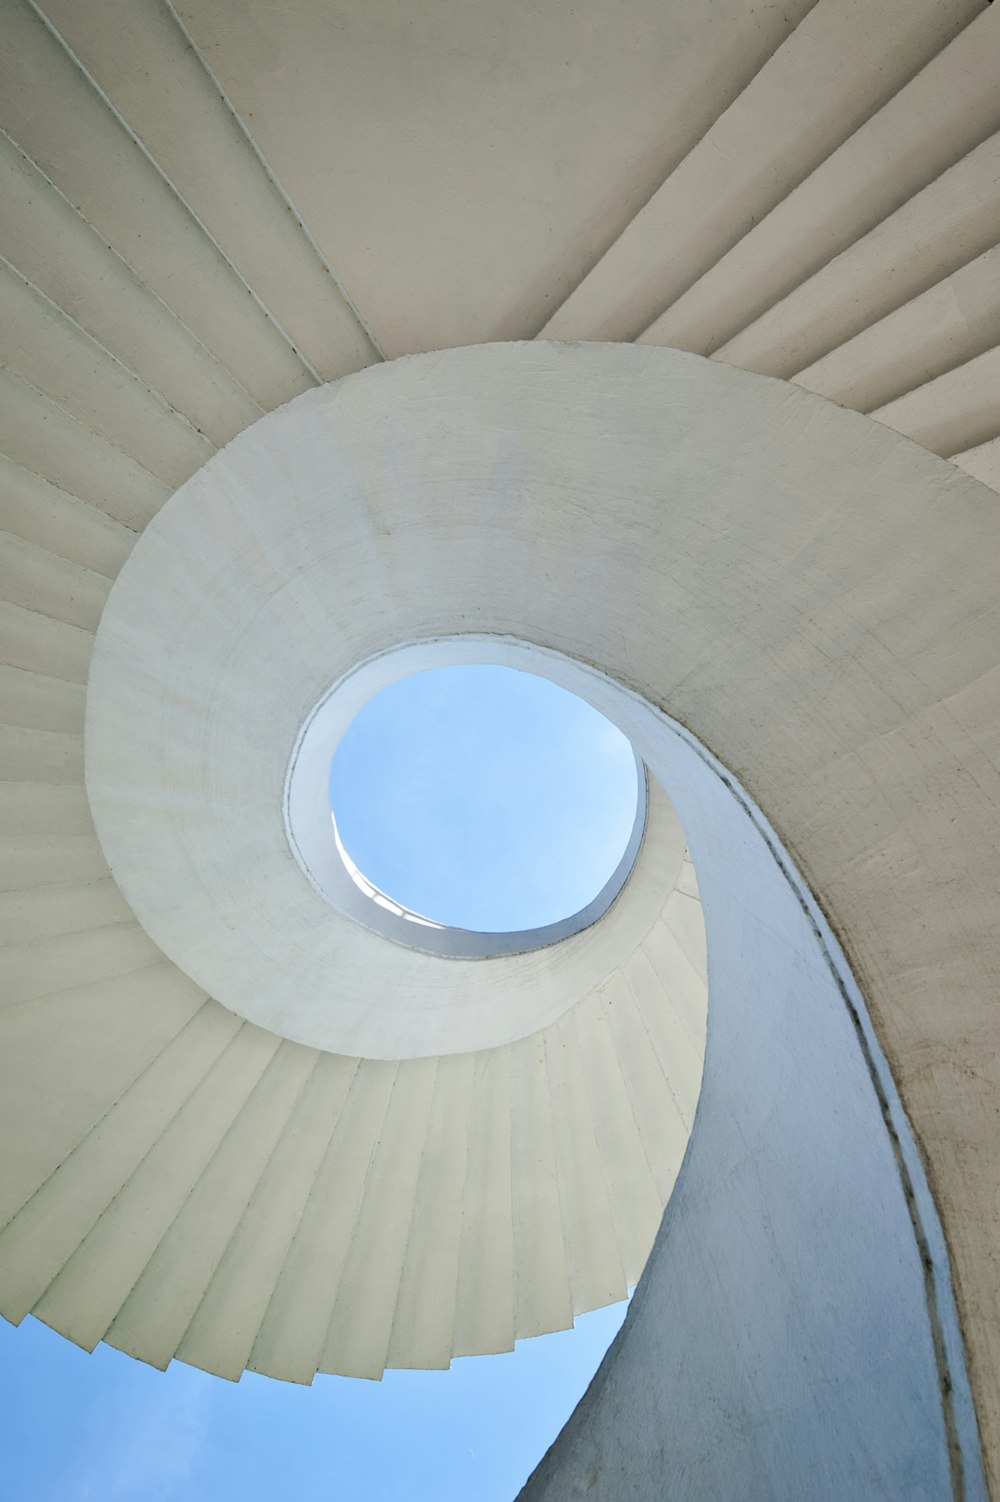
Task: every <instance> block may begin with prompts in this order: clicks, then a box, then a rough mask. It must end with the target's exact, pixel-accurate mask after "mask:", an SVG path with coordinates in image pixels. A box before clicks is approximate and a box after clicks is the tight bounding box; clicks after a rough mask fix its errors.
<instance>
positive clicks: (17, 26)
mask: <svg viewBox="0 0 1000 1502" xmlns="http://www.w3.org/2000/svg"><path fill="white" fill-rule="evenodd" d="M3 6H4V30H5V37H6V41H7V46H6V48H5V50H4V55H3V58H0V93H2V96H3V100H4V119H3V124H4V128H5V129H6V130H7V132H8V134H9V135H10V136H11V137H12V139H13V140H14V141H15V142H16V143H17V145H18V146H19V147H20V149H21V150H22V151H24V153H25V154H26V155H27V156H28V157H29V158H30V159H31V160H32V161H36V162H38V163H39V164H40V165H41V166H43V168H44V170H45V173H46V175H47V176H48V177H50V178H51V180H52V181H53V182H54V183H55V184H56V186H57V187H59V188H60V190H61V191H63V192H64V193H65V195H66V197H67V198H69V200H70V202H71V203H73V204H74V205H75V206H76V207H77V208H78V209H79V211H80V212H81V213H82V214H83V215H84V217H85V218H86V219H87V220H88V222H89V223H90V224H92V225H93V226H94V227H95V228H96V229H97V230H98V232H99V233H100V234H101V235H102V236H103V238H104V239H105V240H107V241H108V243H109V244H111V245H113V246H114V247H115V248H116V250H118V251H119V253H120V254H121V255H122V256H123V257H124V258H125V260H127V261H128V262H129V263H130V265H132V266H133V267H134V268H135V270H136V272H137V274H138V275H139V276H140V278H141V279H142V280H143V281H144V282H145V283H146V284H147V285H148V286H150V287H151V288H152V289H153V290H154V291H155V292H157V293H158V294H159V295H160V296H161V297H163V298H164V300H165V301H167V302H168V303H169V304H170V306H172V307H174V308H175V309H176V310H177V312H178V314H179V316H180V318H181V320H182V322H184V323H185V324H186V325H187V326H188V328H190V329H191V330H192V331H193V332H194V333H196V334H197V336H198V338H199V339H200V340H201V341H202V343H204V344H205V345H206V347H207V348H208V349H210V350H211V351H212V352H213V354H214V355H215V356H216V357H217V358H218V359H220V360H221V361H222V363H223V364H224V365H225V366H226V367H227V368H228V369H230V370H231V371H232V372H233V374H234V375H236V376H237V378H238V379H239V380H240V382H241V384H243V385H244V386H245V387H246V388H247V389H248V390H249V391H250V392H251V393H252V395H253V396H254V397H255V398H256V399H257V400H258V401H259V402H260V404H261V406H263V407H264V409H265V410H270V409H271V408H272V407H274V406H277V405H279V404H280V403H281V402H283V401H287V400H288V399H289V397H291V396H294V395H296V394H297V393H298V392H300V391H305V390H307V389H308V388H309V387H310V386H311V385H313V384H314V378H313V377H312V376H311V375H310V373H309V372H308V371H307V369H306V367H305V366H304V365H303V363H302V361H301V360H300V359H299V357H298V356H297V355H296V353H295V351H294V350H293V349H292V347H291V346H290V345H289V343H288V341H287V340H286V339H285V337H284V335H283V334H282V333H281V331H280V330H279V329H278V328H277V326H276V325H275V324H274V322H273V321H272V320H271V319H269V318H268V317H267V314H266V312H265V311H264V310H263V309H262V308H261V307H260V305H259V303H258V302H257V301H256V299H255V298H253V297H252V296H249V297H248V295H247V287H246V284H245V283H244V282H243V280H242V278H240V277H239V276H238V275H237V273H236V272H235V270H234V268H233V267H232V266H231V264H230V263H229V262H228V261H227V260H226V258H225V257H224V256H223V255H222V253H221V251H220V250H219V249H218V247H217V246H216V245H215V244H214V243H213V242H212V241H211V239H210V237H209V236H208V235H207V234H206V233H205V231H204V229H203V228H202V227H201V226H200V225H199V224H198V223H197V222H196V220H195V219H194V217H193V216H192V215H191V213H190V212H189V210H188V209H187V208H186V207H185V206H184V204H183V203H182V201H181V199H180V198H179V197H178V196H177V194H176V193H175V192H174V190H173V188H172V187H171V186H170V184H169V183H168V182H167V180H166V178H165V177H164V176H163V174H162V173H160V172H159V170H158V169H157V168H156V166H155V164H154V163H153V162H152V160H151V159H150V157H149V156H148V154H147V153H146V152H145V151H144V150H143V149H142V147H141V146H140V144H139V143H138V142H137V141H136V140H135V139H134V138H133V137H132V135H131V134H130V133H129V132H128V130H127V129H126V128H125V127H124V125H123V124H122V122H121V121H120V120H119V119H118V118H117V117H116V116H115V114H114V112H113V111H112V110H111V109H110V108H109V107H108V105H107V103H106V102H105V101H104V99H103V98H102V97H101V95H100V92H99V91H98V90H97V89H96V88H95V87H94V86H93V84H92V82H91V81H90V80H89V79H88V78H87V77H86V75H85V74H84V72H83V71H82V70H81V69H80V68H79V67H78V65H77V64H76V63H75V62H74V61H73V59H72V58H71V57H70V56H69V54H68V53H67V52H66V51H65V49H64V48H63V47H62V45H61V44H60V43H59V41H58V40H57V39H56V38H55V36H54V35H53V34H52V33H51V31H50V30H49V29H48V28H47V27H46V26H45V24H44V23H43V22H42V20H40V19H39V17H38V16H37V15H36V14H35V13H34V12H33V11H32V10H31V9H30V7H29V6H28V4H27V3H26V0H3ZM53 96H54V97H57V98H59V100H60V108H59V109H58V110H39V109H38V108H37V100H38V98H39V97H53Z"/></svg>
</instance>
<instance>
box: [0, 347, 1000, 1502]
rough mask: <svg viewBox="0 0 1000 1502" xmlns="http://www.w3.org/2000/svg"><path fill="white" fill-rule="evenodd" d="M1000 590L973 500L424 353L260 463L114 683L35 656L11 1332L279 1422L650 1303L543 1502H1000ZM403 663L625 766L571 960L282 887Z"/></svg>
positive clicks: (756, 437) (898, 459)
mask: <svg viewBox="0 0 1000 1502" xmlns="http://www.w3.org/2000/svg"><path fill="white" fill-rule="evenodd" d="M998 560H1000V513H998V511H997V507H996V495H995V493H994V492H992V491H990V490H988V489H987V488H986V486H984V485H981V484H980V483H979V482H978V481H976V480H975V479H973V478H971V477H970V476H968V475H966V474H963V473H961V472H960V471H959V470H958V469H956V468H955V467H954V466H952V465H950V464H948V463H947V462H946V461H945V460H943V459H940V458H937V457H936V456H935V455H933V454H931V453H929V452H927V451H926V450H925V449H923V448H920V447H918V446H917V445H916V444H915V443H913V442H911V441H910V440H909V439H907V438H904V437H901V436H900V435H898V434H897V433H894V432H892V431H890V430H889V429H888V428H886V427H885V426H882V425H880V424H879V423H876V422H874V421H872V420H871V419H870V418H868V417H865V416H862V415H860V414H858V413H854V412H849V411H846V410H844V409H842V408H839V407H837V406H835V405H834V404H833V403H832V402H830V401H827V400H826V399H825V398H823V397H821V396H818V395H815V394H813V393H811V392H809V391H806V390H804V389H802V388H801V387H798V386H792V385H790V384H788V383H787V382H785V381H783V380H777V379H771V378H768V377H766V376H759V375H751V374H748V373H745V372H743V371H738V370H736V369H734V368H731V367H729V366H726V365H723V364H721V363H719V362H710V361H708V360H705V359H703V358H701V357H699V356H696V355H688V354H683V353H680V352H678V351H675V350H669V349H661V348H656V347H652V346H626V345H613V344H607V345H602V344H589V345H583V344H553V343H544V342H539V341H536V342H533V343H530V344H516V345H502V344H492V345H479V346H472V347H469V348H465V349H456V350H446V351H442V352H439V353H435V354H429V355H421V356H414V357H411V358H407V359H403V360H398V361H395V362H392V363H388V364H385V365H383V366H380V367H378V368H372V369H368V370H365V371H362V372H359V373H357V374H354V375H350V376H347V377H345V378H344V379H342V380H340V381H337V382H334V383H333V384H330V385H327V386H323V387H320V388H319V389H317V390H314V391H311V392H307V393H306V394H304V395H302V396H300V397H297V398H296V399H295V400H293V401H292V402H290V403H289V404H288V405H287V406H285V407H283V408H281V409H279V410H278V411H277V412H275V413H272V414H271V415H269V416H267V417H265V418H262V419H261V420H259V421H257V422H256V423H254V424H253V425H251V426H250V427H249V428H247V429H246V431H245V432H243V433H242V434H241V435H240V436H239V437H237V438H235V439H234V440H233V441H232V442H231V443H230V444H229V445H228V447H226V448H224V449H223V450H222V451H221V452H220V453H218V454H217V455H215V456H214V457H212V458H211V459H209V460H208V462H207V463H206V464H204V465H203V466H202V467H201V468H200V469H199V470H198V471H197V472H196V473H195V474H194V475H193V476H192V478H190V479H189V480H187V481H186V483H184V484H183V485H181V487H180V489H179V490H177V491H176V493H175V494H174V495H173V496H172V497H171V499H170V500H169V501H167V502H166V504H165V505H163V506H162V508H161V509H160V510H159V511H158V513H157V515H156V516H155V517H154V518H153V520H152V521H151V522H150V524H149V525H148V526H147V527H146V529H145V531H144V532H143V534H142V536H141V537H140V538H139V540H138V542H137V543H136V544H135V547H134V548H133V549H132V550H131V554H130V556H129V557H128V559H127V561H126V562H125V564H124V567H123V569H122V571H121V573H120V575H119V577H118V580H117V582H116V583H115V585H114V587H113V588H112V590H111V593H110V596H109V598H108V601H107V604H106V605H105V607H104V610H103V614H102V618H101V624H100V628H99V630H98V633H97V636H96V643H95V644H94V645H93V652H92V655H91V650H90V647H91V642H90V638H87V639H86V640H85V639H84V633H83V632H80V631H77V630H76V629H75V628H73V627H70V626H68V625H65V624H62V623H57V622H54V621H53V620H52V619H50V618H49V617H48V616H47V615H43V614H37V615H35V616H34V618H33V619H32V620H27V619H25V620H23V621H22V620H20V618H19V620H18V623H17V630H18V632H19V633H20V634H17V635H16V643H15V645H16V648H17V654H18V656H17V663H16V666H15V668H14V669H13V671H14V672H15V673H16V675H17V688H18V691H19V692H20V694H21V698H22V700H23V703H24V706H25V720H24V729H23V732H22V733H21V734H20V736H19V737H14V738H13V740H12V742H11V747H10V748H9V752H8V765H9V766H10V767H12V768H13V770H9V771H8V772H7V776H8V779H10V780H11V781H13V782H17V783H19V784H21V785H22V787H21V791H20V792H19V795H18V804H17V808H18V810H19V812H18V815H17V817H18V818H19V819H20V820H21V821H22V827H20V828H19V829H17V830H12V831H11V835H12V838H13V839H14V840H15V841H17V842H18V843H17V844H16V846H15V847H12V852H11V858H12V860H13V861H14V862H16V865H17V869H18V872H19V873H20V878H21V879H20V884H19V886H18V887H17V889H15V890H14V891H13V892H12V895H11V897H10V898H9V899H8V900H6V901H5V902H4V904H3V919H4V923H5V925H6V930H7V936H8V938H10V939H11V940H13V942H11V943H10V944H9V946H8V948H7V950H6V956H7V959H8V984H7V994H6V1000H7V1002H8V1006H7V1008H6V1010H5V1011H4V1014H3V1019H2V1023H0V1026H2V1035H3V1050H2V1068H3V1071H4V1090H3V1105H2V1109H3V1112H4V1134H5V1141H6V1142H7V1143H8V1147H9V1151H8V1153H7V1155H6V1162H5V1169H4V1175H3V1181H2V1186H0V1187H2V1192H3V1203H2V1207H0V1209H2V1216H0V1218H2V1221H3V1229H2V1231H0V1299H2V1305H0V1307H2V1311H3V1313H4V1314H5V1315H6V1316H7V1317H8V1318H9V1319H13V1320H15V1321H16V1320H20V1319H21V1318H22V1317H23V1316H24V1315H25V1314H27V1313H28V1312H31V1313H34V1314H35V1315H36V1316H37V1317H39V1318H41V1319H43V1320H44V1321H46V1322H47V1323H49V1324H51V1325H52V1326H53V1327H54V1328H56V1329H58V1330H60V1331H62V1332H63V1333H64V1334H66V1335H68V1336H69V1337H70V1338H71V1339H73V1340H75V1341H77V1342H78V1343H80V1344H82V1345H85V1346H87V1347H88V1348H91V1347H93V1346H94V1345H95V1344H96V1343H97V1342H98V1341H100V1340H102V1339H104V1340H107V1341H108V1342H109V1343H111V1344H112V1345H115V1346H118V1347H119V1348H121V1349H123V1350H125V1351H128V1352H130V1353H131V1354H133V1355H136V1356H139V1357H141V1358H142V1359H144V1360H146V1361H149V1362H152V1363H154V1364H156V1365H159V1366H164V1365H166V1364H167V1363H168V1362H169V1361H170V1360H171V1359H173V1358H175V1357H176V1358H178V1359H180V1360H183V1361H187V1362H191V1363H193V1364H195V1365H197V1366H201V1367H204V1368H205V1369H206V1370H209V1371H213V1372H217V1373H219V1374H222V1375H225V1376H229V1377H233V1378H236V1377H239V1375H240V1373H241V1372H242V1371H243V1370H244V1369H245V1368H250V1369H253V1370H256V1371H261V1372H265V1373H268V1374H270V1375H272V1376H276V1377H283V1378H287V1379H290V1380H294V1381H304V1382H309V1381H311V1380H312V1378H313V1377H314V1375H315V1374H316V1372H317V1371H334V1372H343V1373H347V1374H352V1375H364V1376H378V1375H380V1373H381V1372H382V1370H383V1369H384V1368H385V1367H386V1366H439V1365H447V1363H448V1362H449V1361H450V1359H451V1358H452V1357H453V1356H455V1355H462V1354H469V1353H477V1352H486V1351H496V1350H503V1349H509V1348H510V1347H511V1345H512V1344H513V1342H514V1341H515V1340H516V1339H518V1338H520V1337H523V1336H527V1335H534V1334H538V1333H541V1332H542V1331H545V1330H552V1329H557V1328H563V1327H565V1326H566V1325H568V1324H569V1323H570V1322H571V1321H572V1318H573V1316H574V1315H575V1314H577V1313H580V1312H581V1311H583V1310H586V1309H591V1308H595V1307H598V1306H600V1305H602V1304H605V1303H609V1302H611V1301H613V1300H615V1299H617V1298H620V1297H622V1296H623V1294H624V1292H625V1290H626V1289H627V1288H628V1287H631V1286H634V1285H635V1284H636V1282H637V1281H639V1290H638V1293H637V1294H636V1297H635V1299H634V1301H633V1305H632V1308H631V1310H630V1313H629V1316H628V1319H627V1321H626V1324H625V1326H624V1328H623V1331H622V1334H621V1335H620V1337H619V1338H618V1340H617V1341H616V1343H615V1345H614V1346H613V1347H612V1350H611V1351H610V1352H609V1355H608V1357H607V1358H606V1361H605V1363H604V1364H603V1366H602V1368H601V1370H600V1372H599V1374H598V1376H597V1378H596V1379H595V1382H594V1383H593V1384H592V1386H591V1389H590V1390H589V1392H588V1395H587V1397H586V1399H585V1400H584V1403H583V1404H582V1405H581V1408H580V1410H579V1411H578V1414H577V1416H576V1417H575V1418H574V1420H572V1421H571V1423H570V1425H569V1426H568V1428H567V1430H566V1431H565V1432H564V1435H563V1437H562V1438H561V1440H560V1441H559V1442H558V1443H557V1445H556V1446H555V1447H554V1449H553V1451H552V1452H550V1454H549V1456H548V1457H546V1459H545V1461H544V1462H543V1464H542V1466H541V1467H540V1469H539V1471H538V1472H537V1473H536V1476H535V1478H534V1479H533V1481H532V1482H531V1483H529V1487H528V1492H527V1494H528V1495H529V1496H532V1497H549V1498H556V1497H569V1496H577V1495H587V1496H590V1497H593V1498H595V1499H597V1498H606V1499H618V1498H621V1497H625V1496H634V1497H637V1498H640V1497H641V1498H645V1497H649V1498H652V1497H656V1496H661V1495H663V1494H664V1489H665V1488H666V1489H667V1494H668V1495H671V1496H676V1497H680V1498H688V1497H690V1498H692V1499H694V1498H697V1497H705V1496H712V1497H731V1498H734V1499H735V1498H737V1497H746V1496H753V1497H764V1496H792V1495H796V1496H810V1497H815V1498H830V1499H833V1498H843V1497H846V1496H867V1495H871V1496H885V1497H902V1496H905V1497H907V1498H924V1497H926V1498H935V1499H936V1498H944V1497H968V1498H974V1497H984V1496H985V1495H986V1490H985V1486H986V1483H985V1481H984V1477H983V1469H982V1462H981V1456H980V1432H979V1430H980V1426H982V1429H983V1433H984V1435H985V1437H986V1438H987V1440H988V1441H989V1439H990V1438H991V1436H993V1434H994V1433H995V1424H996V1401H995V1396H994V1397H992V1398H991V1397H989V1394H990V1393H991V1392H993V1393H994V1394H995V1392H996V1378H997V1374H998V1372H1000V1322H998V1314H997V1309H996V1302H995V1289H996V1287H997V1286H998V1283H1000V1252H998V1244H997V1235H996V1229H997V1227H996V1217H997V1201H996V1184H997V1182H998V1181H1000V1170H998V1159H1000V1143H998V1134H997V1129H996V1119H997V1118H996V1114H995V1100H996V1098H997V1090H998V1085H1000V1060H998V1057H997V1051H996V1048H995V1043H994V1041H993V1039H994V1035H995V1020H994V1019H995V1012H994V1007H995V983H996V975H997V970H998V963H1000V955H998V940H997V930H996V921H995V920H996V901H997V879H996V878H997V849H996V824H995V818H994V820H992V821H991V818H990V810H991V809H992V810H993V812H994V814H995V807H996V803H997V801H1000V799H998V793H1000V788H998V780H997V744H998V726H997V716H996V697H997V695H996V682H997V666H996V657H997V654H996V636H997V602H998V599H1000V590H998V587H997V586H998ZM25 616H27V612H25ZM400 649H403V650H406V651H410V650H415V651H417V652H421V651H424V652H427V653H429V654H431V655H432V656H434V659H435V660H436V661H448V660H464V659H463V654H465V655H466V657H467V655H468V654H469V653H470V652H472V653H473V654H474V656H475V657H476V658H477V660H484V661H500V662H509V663H511V664H512V665H517V666H522V667H524V668H526V669H527V670H529V671H532V672H537V673H542V674H544V675H546V676H549V677H551V678H553V679H554V680H555V681H557V682H560V683H563V684H564V685H565V686H567V687H570V688H572V689H573V691H575V692H577V693H581V694H582V695H583V696H584V697H586V698H588V699H589V700H590V701H591V702H592V703H594V704H595V705H596V707H598V708H599V709H601V710H602V712H604V713H605V714H607V715H608V716H609V718H611V719H612V720H613V721H615V723H617V724H618V725H619V726H620V727H621V728H622V729H623V730H624V731H625V733H626V734H627V735H628V736H629V738H630V740H631V742H632V744H633V746H634V748H635V750H636V753H637V755H638V756H639V757H640V758H641V760H642V762H643V763H644V765H645V767H646V769H647V773H648V779H649V804H648V818H647V822H646V827H645V832H644V837H643V840H642V843H641V845H640V848H639V851H638V856H637V859H636V862H635V868H634V870H633V871H632V874H631V875H630V876H629V878H628V879H627V880H626V882H625V885H624V887H623V888H622V890H621V893H620V895H618V896H617V898H616V899H615V900H614V901H612V902H611V904H610V906H609V907H608V909H607V911H606V912H605V913H604V914H603V915H602V916H598V917H597V918H596V919H595V921H593V922H592V923H588V924H587V925H586V926H584V927H582V928H581V929H580V930H579V931H577V932H574V933H571V934H569V935H568V936H567V937H565V938H560V939H557V940H556V941H554V942H550V943H546V944H543V945H540V946H538V947H531V948H527V949H525V950H524V951H523V952H518V953H512V954H504V955H493V956H489V957H479V958H462V957H455V956H452V955H446V954H435V953H431V952H429V951H428V950H427V948H422V947H421V946H420V945H419V943H416V942H414V943H413V944H408V943H405V942H402V941H400V940H399V939H398V938H396V937H392V936H389V935H387V934H386V933H385V932H381V931H379V930H378V926H377V925H376V924H374V923H372V924H368V923H366V922H365V921H364V914H363V913H361V916H360V917H359V913H358V911H357V910H351V911H348V910H346V909H342V908H341V907H339V906H338V905H337V903H336V902H333V901H331V900H329V899H328V898H327V897H324V895H323V893H322V892H321V891H318V890H317V888H316V885H315V883H313V882H311V881H310V879H309V877H308V875H307V873H306V872H305V871H304V870H303V868H302V865H301V864H300V862H299V860H298V859H297V857H296V852H295V850H294V849H293V842H291V841H290V838H289V827H288V799H287V786H288V778H289V769H290V765H293V764H294V753H295V748H296V746H297V744H298V743H299V737H300V735H301V733H302V730H303V726H305V725H306V724H307V723H308V722H309V719H310V716H311V715H312V714H313V712H314V710H315V707H316V705H317V704H319V703H321V702H322V701H323V699H324V696H325V695H328V694H329V693H330V691H331V689H332V688H334V687H335V686H336V685H337V684H338V683H341V682H343V681H348V680H349V679H350V675H351V674H352V673H353V672H356V671H358V670H359V669H361V668H363V667H364V665H365V664H371V663H378V662H381V661H386V660H388V659H389V657H391V654H393V653H395V652H397V651H399V650H400ZM84 679H86V682H87V688H86V736H85V752H86V754H85V757H84V738H83V737H82V736H81V735H80V733H79V729H78V728H76V729H73V730H69V729H67V728H66V727H67V726H69V725H71V724H72V725H76V721H77V719H78V717H79V712H80V710H81V708H82V706H83V702H84V688H83V681H84ZM74 717H76V719H75V718H74ZM330 749H331V751H332V747H331V748H330ZM18 758H20V760H18ZM55 820H58V832H57V833H53V832H52V829H53V821H55ZM331 837H332V835H331ZM702 912H704V923H703V921H702ZM706 937H707V958H706ZM706 988H707V989H706ZM706 1006H708V1010H707V1041H706ZM703 1073H704V1078H703ZM664 1207H666V1213H665V1214H664ZM658 1227H659V1234H657V1228H658ZM654 1238H655V1245H654ZM651 1246H652V1247H653V1251H652V1255H651V1256H650V1255H649V1254H650V1248H651ZM647 1257H649V1261H648V1265H647ZM644 1266H645V1267H646V1271H645V1273H644V1274H643V1276H642V1278H641V1281H640V1274H642V1273H643V1268H644ZM973 1394H975V1399H974V1397H973ZM977 1408H978V1422H977Z"/></svg>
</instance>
